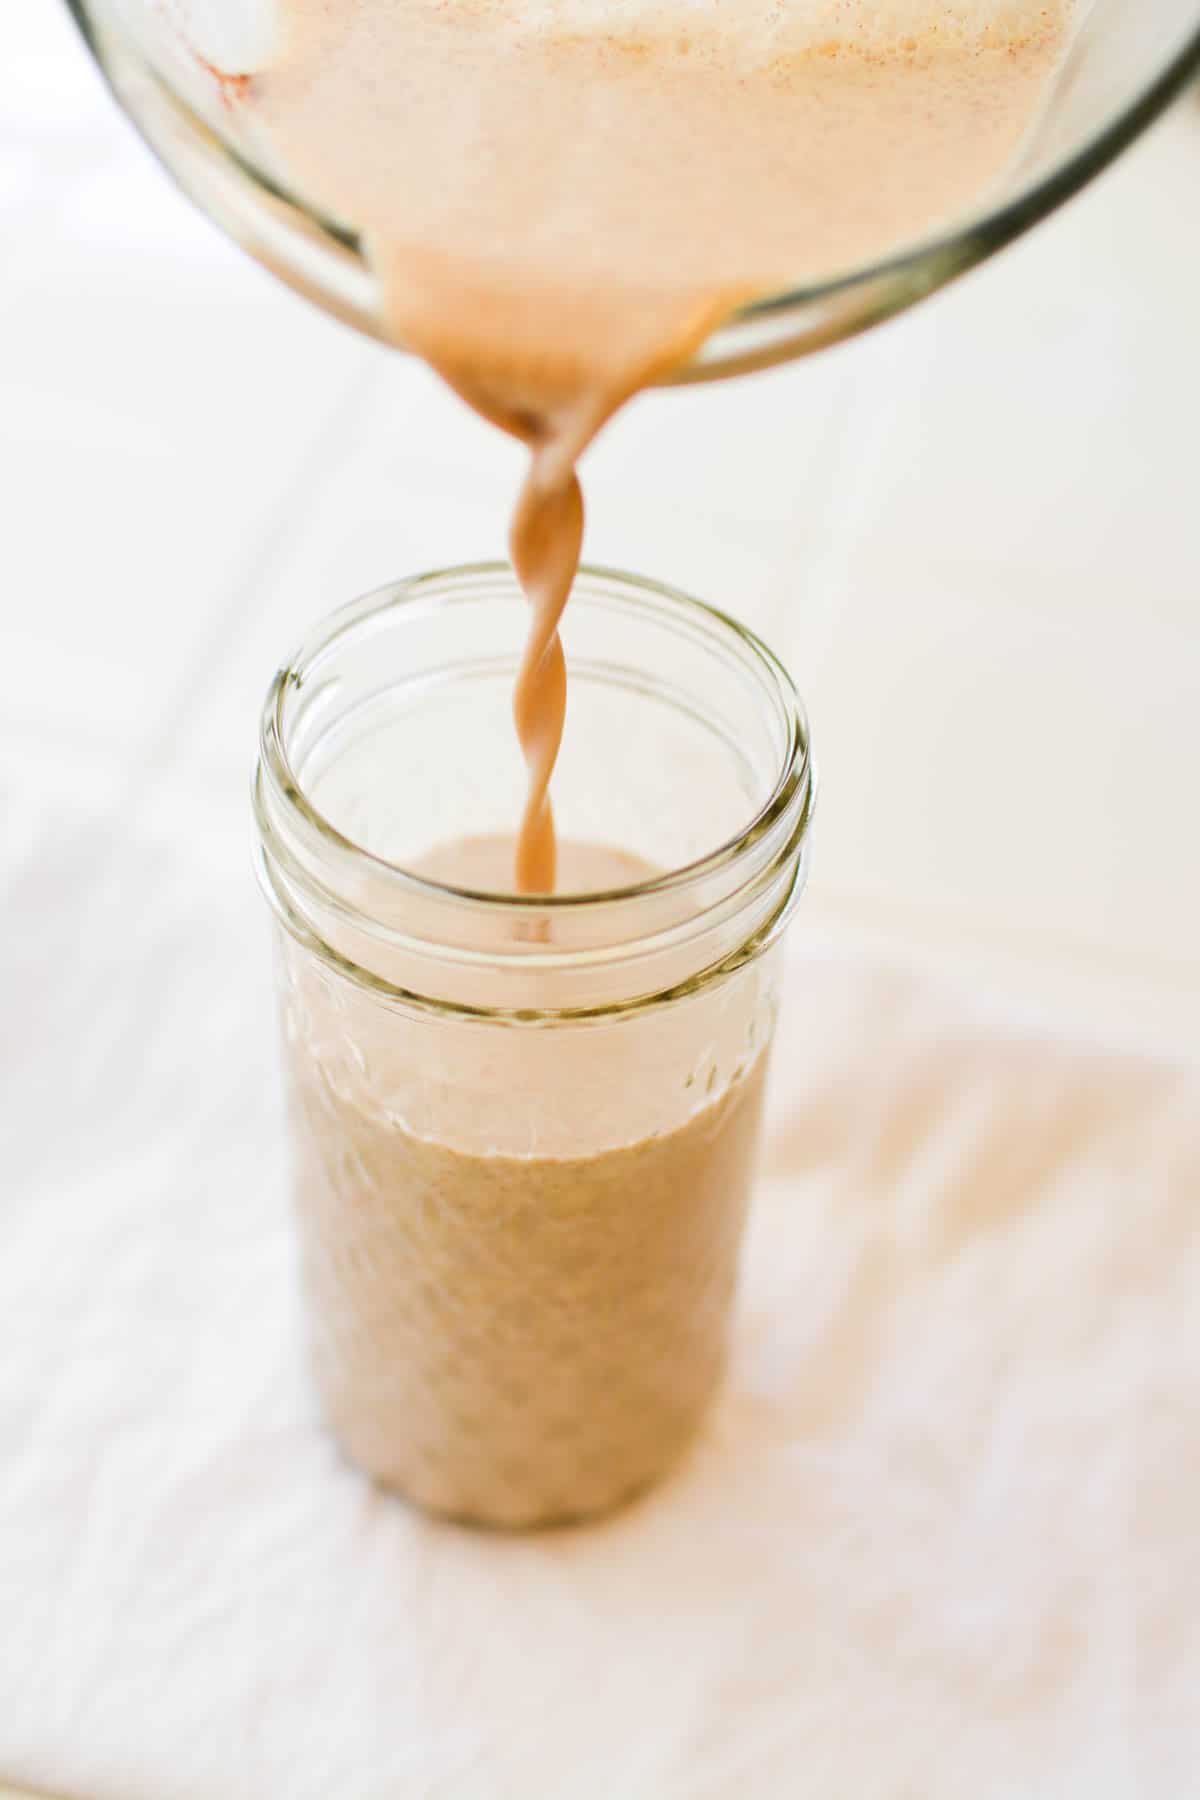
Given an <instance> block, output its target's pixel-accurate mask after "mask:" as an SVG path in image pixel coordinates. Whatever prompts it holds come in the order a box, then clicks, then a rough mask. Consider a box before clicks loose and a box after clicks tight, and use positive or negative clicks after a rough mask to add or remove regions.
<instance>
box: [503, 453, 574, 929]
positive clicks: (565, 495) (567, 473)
mask: <svg viewBox="0 0 1200 1800" xmlns="http://www.w3.org/2000/svg"><path fill="white" fill-rule="evenodd" d="M556 449H557V447H556V446H551V447H545V446H539V447H537V448H535V449H534V451H533V453H532V456H531V458H530V464H529V473H528V475H527V476H526V478H525V482H524V485H523V486H522V489H521V493H520V497H519V499H518V501H517V505H516V510H515V512H514V513H513V521H512V529H511V533H510V538H509V549H510V553H511V555H512V564H513V568H514V570H515V571H516V575H517V579H518V581H519V582H520V583H521V586H522V587H523V588H524V590H525V594H526V597H527V598H528V600H529V604H530V607H531V609H532V618H531V620H530V625H529V632H528V636H527V637H526V640H525V651H524V654H523V656H522V658H521V665H520V668H519V669H518V671H517V679H516V684H515V686H514V689H513V722H514V723H515V725H516V728H517V736H518V738H519V739H520V741H521V749H522V751H523V752H524V755H525V763H526V766H527V768H528V770H529V787H528V790H527V793H526V798H525V811H524V814H523V816H522V819H521V830H520V834H519V836H518V839H517V866H516V880H517V888H518V890H519V892H521V893H523V894H552V893H553V892H554V886H555V880H556V876H557V864H558V856H557V844H556V836H555V830H554V809H553V806H552V804H551V801H550V777H551V775H552V774H553V772H554V765H555V763H556V761H557V760H558V751H559V745H560V744H561V743H562V734H563V725H564V722H565V719H566V710H567V667H566V662H565V659H564V657H563V648H562V640H561V638H560V637H559V635H558V625H559V620H560V619H561V618H562V613H563V608H564V607H565V605H566V603H567V598H568V596H569V594H570V592H571V585H572V583H573V582H574V580H575V572H576V570H577V569H578V567H579V553H580V550H581V548H582V545H583V493H582V491H581V489H580V486H579V477H578V475H577V474H576V472H575V469H574V467H573V466H572V465H568V466H567V467H566V468H565V469H564V467H563V463H562V458H561V456H560V455H558V454H555V453H554V452H555V450H556Z"/></svg>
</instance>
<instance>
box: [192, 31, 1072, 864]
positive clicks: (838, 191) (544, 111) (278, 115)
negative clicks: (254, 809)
mask: <svg viewBox="0 0 1200 1800" xmlns="http://www.w3.org/2000/svg"><path fill="white" fill-rule="evenodd" d="M174 3H175V4H176V5H177V6H179V7H182V8H183V16H184V19H185V23H186V16H187V10H186V9H187V4H188V0H174ZM278 6H279V10H280V14H281V32H280V37H279V42H278V47H277V50H276V52H275V54H274V56H273V57H272V58H271V59H269V60H268V62H267V63H266V65H265V66H264V67H262V68H260V69H257V70H256V71H255V72H254V73H253V75H252V77H251V78H250V79H248V80H246V81H244V82H240V83H238V84H237V86H236V88H235V89H233V90H231V92H232V93H233V95H234V99H233V103H234V104H237V105H238V106H241V107H244V108H246V109H248V110H249V112H250V113H251V115H252V116H253V118H254V120H255V123H256V124H257V126H258V128H259V129H260V131H261V132H262V133H263V134H265V137H266V139H267V140H268V141H269V142H270V144H271V145H272V147H273V150H274V151H275V153H276V154H277V156H278V158H279V160H280V163H281V166H282V167H283V168H285V169H286V170H287V171H288V174H289V176H290V177H291V179H292V180H294V182H295V183H296V184H297V185H298V187H299V188H300V190H301V191H302V192H303V193H305V194H306V195H307V196H309V197H311V198H314V199H315V200H316V201H318V202H319V203H320V204H322V205H323V206H325V207H327V208H328V209H329V210H330V211H331V212H332V213H334V214H335V215H336V216H340V217H341V218H344V219H346V220H349V221H350V222H352V223H353V224H354V225H355V226H356V227H358V228H359V229H360V230H361V231H362V232H363V233H364V236H365V242H366V246H367V249H368V252H369V255H370V257H371V260H372V262H373V263H374V265H375V267H376V269H377V271H378V274H379V277H380V280H381V283H382V287H383V292H384V304H385V309H386V317H387V321H388V326H389V329H390V331H391V333H392V335H393V336H394V337H395V339H396V341H397V342H399V343H402V344H404V345H407V346H408V347H410V348H412V349H414V350H416V351H418V352H419V353H420V354H421V355H423V356H425V357H426V358H427V359H428V361H429V362H430V363H431V364H432V365H433V366H434V367H435V368H436V369H438V370H439V371H440V372H441V373H442V375H444V376H445V378H446V379H447V381H449V382H450V383H451V384H452V385H453V386H454V387H455V388H456V389H457V390H458V391H459V392H460V393H461V394H462V395H463V396H464V397H465V398H466V399H467V400H468V401H469V402H470V404H471V405H472V406H474V407H475V408H476V409H477V410H478V411H479V412H480V413H482V414H483V415H484V416H485V417H487V418H489V419H491V420H493V421H494V422H495V423H497V424H499V425H501V426H502V427H503V428H504V429H505V430H507V431H509V432H512V433H514V434H515V435H517V436H518V437H520V438H521V439H523V440H524V441H525V442H526V443H527V444H528V445H529V447H530V452H531V459H530V471H529V476H528V479H527V481H526V483H525V487H524V490H523V492H522V494H521V497H520V500H519V502H518V504H517V509H516V513H515V517H514V520H513V526H512V556H513V561H514V564H515V567H516V569H517V572H518V574H519V576H520V579H521V581H522V583H523V584H524V586H525V589H526V592H527V594H528V596H529V599H530V602H531V604H532V614H533V616H532V621H531V626H530V632H529V641H528V645H527V649H526V654H525V659H524V663H523V665H522V669H521V673H520V677H519V679H518V682H517V688H516V694H515V701H514V712H515V717H516V725H517V730H518V732H519V734H520V738H521V742H522V744H523V746H524V749H525V753H526V758H527V761H528V766H529V791H528V798H527V804H526V809H525V815H524V820H523V824H522V828H521V831H520V835H519V840H518V851H517V857H516V868H515V871H514V876H515V881H516V885H517V887H518V888H519V889H521V890H523V891H534V892H539V891H551V890H552V889H553V888H554V885H555V843H554V823H553V815H552V811H551V807H550V799H549V782H550V775H551V772H552V770H553V767H554V763H555V758H556V755H557V751H558V745H559V740H560V737H561V733H562V726H563V715H564V706H565V695H566V675H565V670H564V666H563V658H562V651H561V647H560V645H559V641H558V637H557V626H558V621H559V617H560V615H561V612H562V608H563V605H564V603H565V601H566V599H567V596H568V593H569V590H570V586H571V580H572V577H573V574H574V570H575V567H576V564H577V561H578V556H579V547H580V540H581V536H582V530H583V507H582V501H581V497H580V491H579V485H578V480H577V477H576V473H575V470H576V463H577V461H578V458H579V456H580V454H581V452H582V451H583V449H584V448H585V447H586V445H587V443H588V442H589V440H590V439H591V438H592V437H593V435H594V434H595V432H596V431H597V430H598V429H599V427H600V426H601V425H602V424H603V423H604V421H605V420H606V419H607V418H608V417H609V416H610V415H611V414H612V413H613V411H614V410H615V409H616V408H617V407H618V406H620V404H621V403H622V402H623V401H624V400H625V399H627V398H628V397H629V395H630V394H631V393H633V392H634V391H635V390H636V389H637V388H639V387H641V386H643V385H644V384H645V383H646V382H648V381H650V380H652V379H653V378H654V377H655V376H656V375H657V374H658V373H660V372H661V371H663V370H664V369H666V368H668V367H669V366H670V365H672V364H673V363H676V362H678V361H679V360H681V359H682V358H684V357H686V356H687V355H688V354H689V352H690V351H691V350H692V349H693V348H694V347H695V345H696V344H697V343H698V342H699V341H700V340H701V339H702V338H703V337H704V336H705V335H706V334H707V333H708V331H709V330H710V329H711V328H712V326H713V325H714V324H715V323H717V322H718V321H719V319H720V318H721V317H723V316H724V315H725V314H727V313H728V312H729V311H730V310H731V309H732V308H734V307H735V306H736V305H737V304H739V303H740V302H741V301H744V300H746V299H748V298H751V297H753V296H755V295H757V294H761V293H765V292H770V291H778V290H780V289H783V288H786V287H788V286H789V285H794V284H796V283H798V282H801V281H807V280H811V279H814V278H817V277H821V276H826V275H833V274H836V273H837V272H839V271H843V270H847V269H850V268H852V267H854V266H856V265H858V264H861V263H862V262H863V261H864V259H867V258H870V257H874V256H878V255H881V254H883V253H884V252H886V251H887V250H888V249H889V248H891V247H893V246H895V245H897V244H899V243H901V242H903V241H904V240H905V239H911V238H913V237H914V236H916V235H918V234H919V233H921V232H923V231H925V230H927V229H929V228H930V227H932V226H934V225H936V224H938V223H939V222H941V221H944V220H946V219H948V218H949V217H951V216H952V215H953V214H955V213H956V212H961V211H962V210H963V209H964V208H966V207H968V206H969V205H971V204H972V203H973V202H975V201H977V200H978V199H980V198H982V197H983V195H984V194H985V192H986V190H987V189H988V187H989V186H990V185H991V184H992V183H993V182H995V181H996V180H997V179H998V178H999V177H1000V175H1001V174H1002V172H1003V171H1004V169H1005V167H1006V166H1007V165H1008V164H1009V162H1010V161H1011V160H1012V158H1013V157H1014V156H1015V154H1016V153H1017V151H1018V149H1019V147H1020V145H1021V143H1022V140H1023V138H1024V137H1025V135H1026V133H1027V132H1028V130H1029V128H1030V126H1031V124H1032V122H1033V120H1034V118H1035V116H1036V114H1037V111H1038V108H1039V105H1040V103H1041V102H1042V101H1043V99H1044V97H1045V95H1046V93H1047V89H1048V85H1049V83H1050V81H1051V79H1052V76H1053V74H1054V71H1055V69H1056V67H1057V65H1058V63H1059V61H1060V59H1061V56H1062V53H1063V50H1064V46H1065V44H1066V41H1067V37H1068V32H1069V27H1070V23H1071V0H968V3H966V4H964V3H963V0H948V3H946V4H940V3H938V0H732V3H730V0H704V3H698V0H278ZM227 73H228V74H236V73H238V72H237V71H227Z"/></svg>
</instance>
